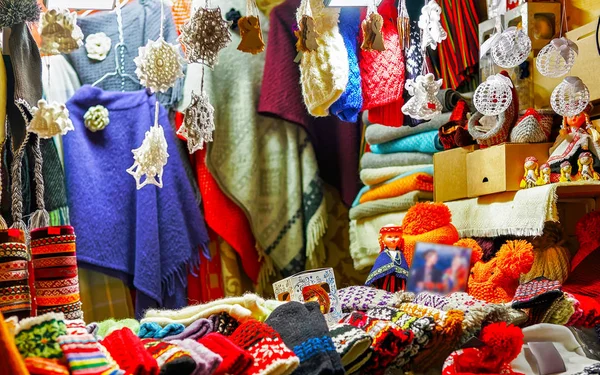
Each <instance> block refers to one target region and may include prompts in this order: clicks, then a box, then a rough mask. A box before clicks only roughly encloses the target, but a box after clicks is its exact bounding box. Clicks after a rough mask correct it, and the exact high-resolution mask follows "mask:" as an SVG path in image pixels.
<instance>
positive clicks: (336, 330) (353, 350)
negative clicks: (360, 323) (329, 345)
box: [329, 323, 373, 374]
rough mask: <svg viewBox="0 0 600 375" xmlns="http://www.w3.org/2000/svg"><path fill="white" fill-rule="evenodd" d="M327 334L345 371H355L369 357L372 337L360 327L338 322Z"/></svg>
mask: <svg viewBox="0 0 600 375" xmlns="http://www.w3.org/2000/svg"><path fill="white" fill-rule="evenodd" d="M329 335H330V336H331V339H332V340H333V344H334V345H335V350H336V351H337V352H338V354H339V355H340V357H341V359H342V365H343V366H344V368H345V369H346V372H347V373H349V374H351V373H353V372H355V371H357V370H358V369H359V368H360V367H362V366H363V365H364V364H365V363H366V362H367V361H368V360H369V358H371V354H372V353H371V350H370V347H371V344H372V343H373V339H372V338H371V336H369V335H368V334H367V333H366V332H365V331H363V330H362V329H360V328H357V327H354V326H352V325H350V324H344V323H339V324H336V325H334V326H333V327H331V329H330V330H329Z"/></svg>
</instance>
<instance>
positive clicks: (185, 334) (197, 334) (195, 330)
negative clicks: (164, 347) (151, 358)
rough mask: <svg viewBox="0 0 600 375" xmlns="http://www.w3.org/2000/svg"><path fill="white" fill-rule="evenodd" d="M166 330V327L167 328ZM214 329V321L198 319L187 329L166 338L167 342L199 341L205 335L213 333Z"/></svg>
mask: <svg viewBox="0 0 600 375" xmlns="http://www.w3.org/2000/svg"><path fill="white" fill-rule="evenodd" d="M165 328H166V327H165ZM213 329H214V324H213V322H212V320H209V319H198V320H196V321H195V322H194V323H192V324H190V325H189V326H187V327H185V329H184V330H183V331H182V332H180V333H178V334H174V335H169V336H167V337H165V340H167V341H171V340H184V339H192V340H198V339H200V338H202V337H204V336H205V335H207V334H209V333H211V332H212V331H213Z"/></svg>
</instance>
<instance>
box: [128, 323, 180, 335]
mask: <svg viewBox="0 0 600 375" xmlns="http://www.w3.org/2000/svg"><path fill="white" fill-rule="evenodd" d="M184 329H185V326H184V325H183V324H180V323H169V324H167V325H166V326H164V327H161V326H160V325H158V324H157V323H154V322H150V323H142V324H141V325H140V330H139V331H138V337H139V338H142V339H163V338H165V337H167V336H173V335H178V334H180V333H182V332H183V330H184Z"/></svg>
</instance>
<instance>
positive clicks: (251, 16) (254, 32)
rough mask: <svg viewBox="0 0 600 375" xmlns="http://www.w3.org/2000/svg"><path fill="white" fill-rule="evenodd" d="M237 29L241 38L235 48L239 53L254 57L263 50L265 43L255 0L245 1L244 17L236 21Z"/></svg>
mask: <svg viewBox="0 0 600 375" xmlns="http://www.w3.org/2000/svg"><path fill="white" fill-rule="evenodd" d="M238 27H239V28H240V36H241V38H242V40H241V41H240V44H239V45H238V47H237V49H238V50H239V51H242V52H248V53H251V54H253V55H256V54H257V53H261V52H263V51H264V50H265V42H264V41H263V38H262V31H261V29H260V19H259V18H258V7H257V6H256V1H255V0H247V2H246V16H245V17H241V18H240V19H239V20H238Z"/></svg>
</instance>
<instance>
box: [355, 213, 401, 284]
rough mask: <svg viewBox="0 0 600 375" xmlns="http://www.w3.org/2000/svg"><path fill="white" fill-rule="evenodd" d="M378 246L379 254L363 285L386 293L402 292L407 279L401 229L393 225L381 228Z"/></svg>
mask: <svg viewBox="0 0 600 375" xmlns="http://www.w3.org/2000/svg"><path fill="white" fill-rule="evenodd" d="M379 246H380V247H381V252H380V253H379V256H378V257H377V259H376V260H375V265H373V268H372V269H371V272H370V273H369V276H368V277H367V281H366V282H365V285H370V286H374V287H375V288H378V289H383V290H387V291H388V292H397V291H401V290H404V288H406V278H407V277H408V263H407V262H406V257H405V256H404V252H403V247H404V240H403V239H402V227H401V226H399V225H394V224H390V225H386V226H384V227H382V228H381V230H380V231H379Z"/></svg>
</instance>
